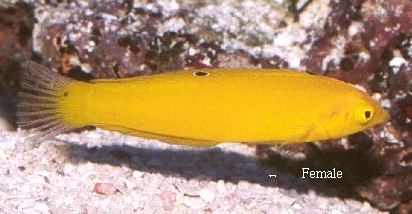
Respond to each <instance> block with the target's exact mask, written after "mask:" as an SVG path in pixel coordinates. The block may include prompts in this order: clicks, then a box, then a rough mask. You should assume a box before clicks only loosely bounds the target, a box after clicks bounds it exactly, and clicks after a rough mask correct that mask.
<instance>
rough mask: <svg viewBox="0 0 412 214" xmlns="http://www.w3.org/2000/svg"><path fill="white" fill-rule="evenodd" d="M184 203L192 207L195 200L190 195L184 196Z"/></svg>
mask: <svg viewBox="0 0 412 214" xmlns="http://www.w3.org/2000/svg"><path fill="white" fill-rule="evenodd" d="M183 204H184V205H186V206H188V207H192V206H193V201H192V199H191V198H189V197H184V198H183Z"/></svg>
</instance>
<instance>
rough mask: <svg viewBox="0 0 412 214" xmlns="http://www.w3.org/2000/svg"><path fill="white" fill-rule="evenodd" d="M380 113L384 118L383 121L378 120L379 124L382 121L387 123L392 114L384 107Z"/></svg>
mask: <svg viewBox="0 0 412 214" xmlns="http://www.w3.org/2000/svg"><path fill="white" fill-rule="evenodd" d="M379 114H380V118H382V120H381V121H378V122H379V124H380V123H385V122H388V121H390V120H391V115H390V114H389V112H388V111H387V110H385V109H383V108H381V110H380V111H379Z"/></svg>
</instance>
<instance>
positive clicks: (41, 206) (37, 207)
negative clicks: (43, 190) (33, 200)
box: [34, 203, 50, 213]
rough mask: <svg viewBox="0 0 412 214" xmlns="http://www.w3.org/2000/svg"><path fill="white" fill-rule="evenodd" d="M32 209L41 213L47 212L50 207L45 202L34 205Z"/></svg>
mask: <svg viewBox="0 0 412 214" xmlns="http://www.w3.org/2000/svg"><path fill="white" fill-rule="evenodd" d="M34 209H35V210H37V211H39V212H41V213H47V212H49V209H50V208H49V206H47V205H46V204H45V203H38V204H36V205H35V206H34Z"/></svg>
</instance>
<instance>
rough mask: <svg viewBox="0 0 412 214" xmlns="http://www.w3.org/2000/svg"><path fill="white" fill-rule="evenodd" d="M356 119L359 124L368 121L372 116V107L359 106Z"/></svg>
mask: <svg viewBox="0 0 412 214" xmlns="http://www.w3.org/2000/svg"><path fill="white" fill-rule="evenodd" d="M356 114H357V115H356V119H357V120H358V122H359V123H360V124H366V123H368V122H369V121H370V120H371V119H372V117H373V109H371V108H361V109H359V110H358V111H357V113H356Z"/></svg>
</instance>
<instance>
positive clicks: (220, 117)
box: [18, 62, 389, 146]
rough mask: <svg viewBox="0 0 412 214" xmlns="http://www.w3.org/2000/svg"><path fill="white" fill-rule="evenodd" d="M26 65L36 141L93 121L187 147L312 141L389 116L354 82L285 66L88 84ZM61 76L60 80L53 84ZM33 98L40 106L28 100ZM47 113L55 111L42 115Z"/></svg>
mask: <svg viewBox="0 0 412 214" xmlns="http://www.w3.org/2000/svg"><path fill="white" fill-rule="evenodd" d="M28 67H29V68H28V74H27V76H28V78H26V81H25V85H28V86H30V87H26V88H25V89H26V90H25V92H22V94H21V97H22V98H23V99H22V102H21V104H20V105H19V113H18V116H19V118H20V120H19V121H20V124H21V125H22V126H23V128H29V129H32V131H31V133H30V134H31V135H32V136H33V138H32V139H38V138H39V135H38V134H37V133H41V132H43V133H44V132H46V133H45V135H44V137H52V136H54V135H56V134H59V133H61V132H62V131H67V130H70V129H72V128H77V127H83V126H86V125H93V126H96V127H100V128H103V129H108V130H114V131H118V132H122V133H125V134H129V135H134V136H140V137H146V138H153V139H159V140H162V141H166V142H172V143H178V144H185V145H198V146H213V145H216V144H218V143H221V142H248V143H271V142H278V143H290V142H309V141H316V140H325V139H334V138H340V137H344V136H347V135H349V134H352V133H355V132H359V131H362V130H364V129H367V128H370V127H372V126H375V125H377V124H380V123H383V122H385V121H387V120H388V118H389V115H388V113H387V112H386V111H385V110H384V109H382V107H381V106H380V104H379V103H378V102H377V101H375V100H373V99H372V98H370V97H369V96H368V95H367V94H366V93H364V92H362V91H360V90H358V89H356V88H355V87H353V86H352V85H349V84H347V83H344V82H341V81H338V80H336V79H332V78H328V77H323V76H316V75H311V74H308V73H305V72H296V71H291V70H286V69H281V70H275V69H201V70H190V71H181V72H171V73H165V74H159V75H153V76H145V77H136V78H128V79H116V80H110V79H102V80H93V81H91V82H89V83H85V82H79V81H74V80H71V79H67V78H65V77H62V76H58V74H56V73H53V72H52V71H50V70H49V69H48V68H45V67H43V66H40V65H38V64H36V63H34V62H30V63H29V66H28ZM42 76H48V78H47V79H46V80H45V79H44V78H42ZM55 78H56V79H58V80H60V81H54V83H53V79H55ZM38 82H46V84H43V85H47V83H48V82H49V83H52V85H51V86H50V85H48V86H47V87H46V88H45V89H43V90H46V91H49V92H50V93H48V94H47V93H42V92H39V90H33V87H34V89H36V87H42V86H41V85H42V84H38ZM23 88H24V87H23ZM33 91H34V92H35V93H33ZM51 92H52V93H51ZM28 95H30V96H28ZM41 98H43V99H41ZM45 98H47V99H46V100H45ZM29 99H32V100H30V101H29V102H28V101H27V100H29ZM33 102H38V103H39V104H41V105H42V106H41V107H39V106H37V107H32V106H30V105H27V104H30V103H33ZM25 103H27V104H25ZM44 110H51V111H48V112H44V114H45V115H43V116H42V117H41V118H40V120H39V119H37V120H36V116H39V114H38V115H36V112H38V113H40V112H41V111H44ZM30 112H32V113H31V115H30V116H24V115H27V114H28V113H30ZM33 112H34V113H33ZM41 126H44V127H45V128H44V127H43V128H41ZM39 127H40V128H39ZM30 134H29V135H30ZM44 137H43V138H44Z"/></svg>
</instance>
